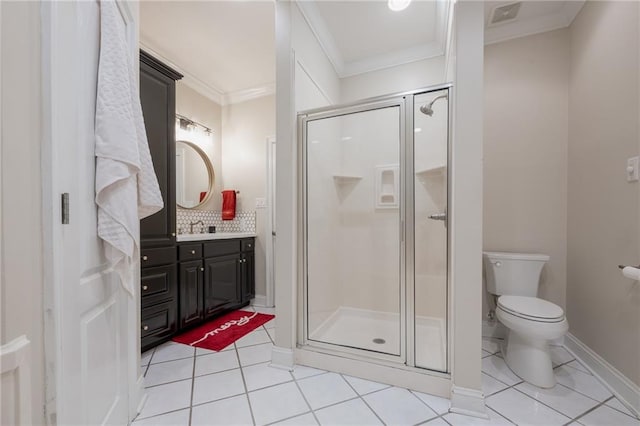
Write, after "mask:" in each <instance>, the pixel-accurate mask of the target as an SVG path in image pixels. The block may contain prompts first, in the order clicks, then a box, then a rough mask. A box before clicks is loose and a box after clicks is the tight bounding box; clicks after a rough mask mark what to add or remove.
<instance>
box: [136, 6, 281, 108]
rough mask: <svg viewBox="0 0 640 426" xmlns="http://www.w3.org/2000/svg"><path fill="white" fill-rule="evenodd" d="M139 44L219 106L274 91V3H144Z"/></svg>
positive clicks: (141, 10)
mask: <svg viewBox="0 0 640 426" xmlns="http://www.w3.org/2000/svg"><path fill="white" fill-rule="evenodd" d="M140 44H141V47H142V49H144V50H147V51H149V53H151V54H152V55H154V56H156V57H158V59H160V60H163V61H165V62H167V64H168V65H171V66H173V67H175V68H176V69H177V70H178V71H180V72H181V73H182V74H184V75H185V77H184V82H185V83H186V84H188V85H189V86H191V87H193V88H194V89H196V90H198V91H199V92H201V93H203V94H204V95H206V96H208V97H209V98H212V99H213V100H215V101H217V102H218V103H220V104H226V103H231V102H234V101H236V102H237V101H239V100H242V98H243V97H248V98H250V97H254V96H256V94H260V93H263V94H266V93H267V92H271V93H273V91H274V90H275V89H274V82H275V79H276V77H275V9H274V2H272V1H151V0H143V1H141V2H140Z"/></svg>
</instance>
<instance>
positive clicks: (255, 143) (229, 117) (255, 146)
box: [222, 96, 276, 295]
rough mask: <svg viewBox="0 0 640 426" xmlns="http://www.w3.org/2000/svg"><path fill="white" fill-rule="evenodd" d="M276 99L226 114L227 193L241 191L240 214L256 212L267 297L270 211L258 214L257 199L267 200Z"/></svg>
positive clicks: (259, 287) (261, 282)
mask: <svg viewBox="0 0 640 426" xmlns="http://www.w3.org/2000/svg"><path fill="white" fill-rule="evenodd" d="M275 113H276V108H275V96H265V97H262V98H258V99H253V100H250V101H246V102H242V103H238V104H232V105H227V106H225V107H224V108H223V111H222V140H223V142H222V161H223V164H222V176H223V181H224V186H225V188H226V189H236V190H239V191H240V195H239V196H238V205H237V208H238V209H239V210H245V211H249V210H255V211H256V232H257V234H258V237H257V238H256V251H255V262H256V264H255V268H256V294H258V295H265V294H266V260H265V248H266V244H268V243H270V238H267V236H266V234H265V225H266V221H267V209H257V210H256V198H266V197H267V138H268V137H272V136H274V135H275V133H276V128H275V125H276V117H275Z"/></svg>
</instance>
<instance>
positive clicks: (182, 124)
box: [176, 114, 213, 136]
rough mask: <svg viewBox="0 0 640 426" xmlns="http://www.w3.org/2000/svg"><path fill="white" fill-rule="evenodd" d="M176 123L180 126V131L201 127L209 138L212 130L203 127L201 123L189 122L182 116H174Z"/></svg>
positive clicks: (188, 119)
mask: <svg viewBox="0 0 640 426" xmlns="http://www.w3.org/2000/svg"><path fill="white" fill-rule="evenodd" d="M176 121H177V122H178V123H179V124H180V128H181V129H182V130H187V131H189V130H192V129H195V128H196V127H201V128H202V129H203V131H204V132H205V133H206V134H207V136H211V133H213V130H212V129H211V127H208V126H205V125H204V124H202V123H198V122H197V121H194V120H191V119H190V118H187V117H185V116H184V115H180V114H176Z"/></svg>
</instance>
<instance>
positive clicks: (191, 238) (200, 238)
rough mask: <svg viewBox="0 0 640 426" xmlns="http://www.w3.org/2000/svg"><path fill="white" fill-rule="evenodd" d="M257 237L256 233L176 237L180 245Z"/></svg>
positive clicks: (216, 233) (217, 233) (221, 233)
mask: <svg viewBox="0 0 640 426" xmlns="http://www.w3.org/2000/svg"><path fill="white" fill-rule="evenodd" d="M251 237H257V234H255V233H254V232H214V233H206V234H180V235H178V236H177V237H176V241H178V242H179V243H181V242H184V241H205V240H228V239H231V238H251Z"/></svg>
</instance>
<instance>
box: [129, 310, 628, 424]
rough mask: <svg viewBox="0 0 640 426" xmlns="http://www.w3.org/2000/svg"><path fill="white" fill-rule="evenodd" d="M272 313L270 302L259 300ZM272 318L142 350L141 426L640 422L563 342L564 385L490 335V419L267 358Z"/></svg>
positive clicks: (556, 354) (441, 401)
mask: <svg viewBox="0 0 640 426" xmlns="http://www.w3.org/2000/svg"><path fill="white" fill-rule="evenodd" d="M256 310H258V311H260V312H267V313H272V312H271V311H270V310H268V309H266V310H265V309H260V308H256ZM274 327H275V324H274V321H270V322H268V323H266V324H265V325H264V326H262V327H259V328H258V329H256V330H254V331H253V332H251V333H250V334H248V335H246V336H245V337H243V338H241V339H240V340H238V341H236V342H235V343H234V344H233V345H231V346H229V347H227V348H225V349H224V350H223V351H221V352H212V351H208V350H205V349H200V348H196V349H194V348H192V347H189V346H186V345H181V344H178V343H172V342H169V343H165V344H163V345H161V346H158V347H157V348H155V349H152V350H150V351H149V352H146V353H145V354H143V357H142V364H143V366H142V367H143V370H144V371H145V380H146V386H147V393H148V400H147V402H146V404H145V406H144V408H143V410H142V412H141V413H140V415H139V416H138V418H137V419H136V421H135V422H134V423H133V425H134V426H138V425H139V426H142V425H193V426H196V425H252V424H255V425H268V424H277V425H298V426H299V425H317V424H321V425H379V424H387V425H417V424H429V425H434V426H440V425H454V426H456V425H512V424H517V425H528V424H531V425H533V424H535V425H545V426H547V425H565V424H571V425H574V426H579V425H585V426H591V425H607V426H622V425H636V426H640V421H639V420H638V419H637V418H635V417H634V416H633V415H632V414H631V412H629V411H628V410H627V409H626V408H625V407H624V406H623V405H622V404H621V403H620V402H619V401H618V400H617V399H616V398H615V397H614V396H613V395H612V394H611V393H610V392H609V391H608V390H607V389H606V388H605V387H604V386H602V384H600V383H599V382H598V380H597V379H596V378H595V377H593V376H592V375H591V374H590V373H589V372H588V370H587V369H586V368H585V367H584V366H582V365H581V364H580V363H579V362H578V361H577V360H574V359H573V356H572V355H571V354H570V353H569V352H567V351H566V350H565V349H563V348H562V347H559V346H554V347H553V348H552V356H553V362H554V366H555V371H556V377H557V379H558V384H557V385H556V387H555V388H553V389H548V390H545V389H539V388H536V387H534V386H531V385H529V384H527V383H524V382H522V381H521V380H520V379H519V378H518V377H517V376H515V375H514V374H513V373H512V372H511V371H510V370H509V368H508V367H507V366H506V364H505V363H504V360H503V359H502V358H501V356H500V354H499V341H498V340H496V339H490V338H485V339H484V340H483V345H482V347H483V350H482V371H483V374H482V387H483V391H484V393H485V395H486V404H487V407H488V409H487V410H488V413H489V416H490V419H489V420H483V419H478V418H473V417H467V416H462V415H458V414H451V413H448V409H449V400H447V399H445V398H439V397H436V396H432V395H426V394H422V393H420V392H413V391H409V390H406V389H402V388H397V387H392V386H388V385H384V384H381V383H376V382H371V381H368V380H363V379H359V378H355V377H349V376H346V375H343V374H336V373H331V372H327V371H322V370H317V369H314V368H309V367H304V366H296V368H295V369H294V371H293V372H289V371H284V370H278V369H275V368H271V367H269V359H270V356H271V347H272V345H273V340H274V337H275V332H276V330H275V328H274Z"/></svg>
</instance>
